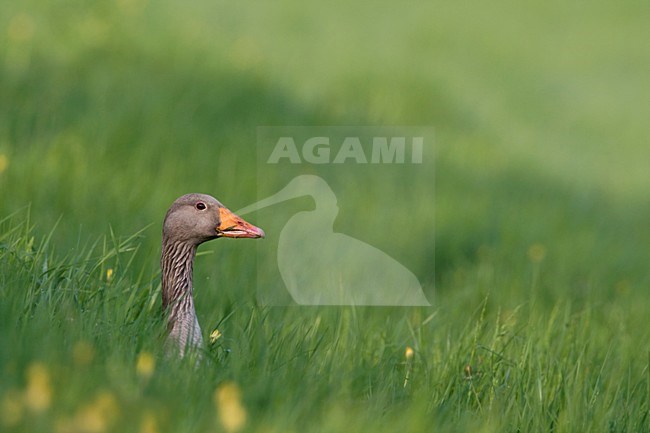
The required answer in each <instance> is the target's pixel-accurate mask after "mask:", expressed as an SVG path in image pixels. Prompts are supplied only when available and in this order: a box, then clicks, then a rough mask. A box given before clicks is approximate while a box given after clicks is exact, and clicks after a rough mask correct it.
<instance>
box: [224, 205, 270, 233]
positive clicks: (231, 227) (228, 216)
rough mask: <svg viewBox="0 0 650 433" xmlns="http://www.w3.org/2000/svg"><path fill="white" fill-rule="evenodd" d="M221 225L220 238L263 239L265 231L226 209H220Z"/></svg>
mask: <svg viewBox="0 0 650 433" xmlns="http://www.w3.org/2000/svg"><path fill="white" fill-rule="evenodd" d="M219 216H220V217H221V224H219V226H218V227H217V237H220V238H254V239H255V238H263V237H264V230H262V229H261V228H259V227H255V226H254V225H253V224H250V223H247V222H246V221H244V220H243V219H241V218H240V217H238V216H237V215H235V214H234V213H232V212H231V211H229V210H228V209H226V208H225V207H220V208H219Z"/></svg>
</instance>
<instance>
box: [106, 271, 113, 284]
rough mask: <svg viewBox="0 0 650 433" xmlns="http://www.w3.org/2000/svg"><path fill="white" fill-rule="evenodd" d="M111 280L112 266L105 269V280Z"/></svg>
mask: <svg viewBox="0 0 650 433" xmlns="http://www.w3.org/2000/svg"><path fill="white" fill-rule="evenodd" d="M112 280H113V268H108V269H106V281H107V282H109V283H110V282H111V281H112Z"/></svg>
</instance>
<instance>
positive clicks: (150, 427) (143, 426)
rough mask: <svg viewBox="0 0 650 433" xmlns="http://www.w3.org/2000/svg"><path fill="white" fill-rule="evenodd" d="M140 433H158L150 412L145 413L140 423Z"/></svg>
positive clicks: (156, 424)
mask: <svg viewBox="0 0 650 433" xmlns="http://www.w3.org/2000/svg"><path fill="white" fill-rule="evenodd" d="M140 433H158V423H157V422H156V417H155V415H154V414H153V413H151V412H145V413H144V415H143V416H142V421H141V422H140Z"/></svg>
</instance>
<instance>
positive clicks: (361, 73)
mask: <svg viewBox="0 0 650 433" xmlns="http://www.w3.org/2000/svg"><path fill="white" fill-rule="evenodd" d="M642 10H643V5H641V4H640V3H638V2H632V1H630V2H624V3H621V4H618V5H616V6H614V5H612V4H610V2H604V1H603V2H592V3H590V5H589V7H585V8H581V7H579V5H574V4H571V5H570V4H564V3H560V2H550V3H549V2H532V3H528V4H526V5H523V4H522V5H518V6H517V5H511V4H507V3H506V2H496V3H494V2H493V3H491V4H490V5H479V4H473V5H469V4H451V3H450V4H438V3H430V4H429V3H427V4H424V3H421V4H417V5H413V6H411V7H410V8H406V9H405V8H404V7H403V6H399V7H398V6H397V5H393V4H389V3H377V4H376V5H374V6H373V7H369V6H365V5H363V4H361V3H359V4H355V3H345V4H343V3H342V4H339V5H337V6H336V7H334V6H331V5H329V4H328V5H327V6H326V5H325V4H323V5H315V4H302V3H298V2H283V3H282V4H281V5H279V4H275V3H269V4H255V5H239V4H213V3H210V2H202V1H196V2H190V3H185V4H180V3H176V2H171V1H162V2H156V3H155V4H154V3H151V2H146V1H141V0H120V1H115V2H113V1H99V2H94V3H85V2H75V1H61V2H43V1H39V0H35V1H30V2H12V1H10V2H4V3H2V4H1V5H0V156H1V158H0V161H2V162H1V163H0V221H1V222H0V429H1V430H2V431H8V432H23V431H25V432H27V431H56V432H108V431H126V432H130V431H133V432H178V431H199V432H203V431H206V432H207V431H228V427H227V426H228V425H230V426H233V425H235V426H236V427H239V426H238V425H237V417H238V416H239V418H240V420H241V414H242V413H244V414H246V421H245V423H244V425H243V427H242V431H260V432H262V431H305V432H319V431H322V432H325V431H370V430H372V431H378V432H392V431H395V430H398V429H401V430H405V431H431V430H436V431H463V432H464V431H486V432H503V431H512V432H516V431H553V432H562V431H612V432H625V431H628V432H642V431H650V425H649V424H650V420H649V419H648V417H649V410H650V408H649V401H650V368H649V367H650V365H649V363H650V346H649V345H648V341H649V339H650V328H649V327H648V326H647V312H648V305H650V304H649V302H650V295H649V292H648V290H647V288H648V284H650V278H649V275H648V272H647V263H648V262H649V261H650V253H649V252H648V245H649V243H650V226H649V225H648V223H647V221H648V216H649V215H650V207H649V206H648V201H647V197H646V189H647V185H648V182H650V174H649V173H650V172H648V171H647V162H646V161H647V160H648V157H649V156H650V155H648V147H647V146H646V145H645V143H647V141H648V140H647V139H648V132H647V127H646V120H645V119H646V118H647V114H648V110H647V105H646V103H645V100H644V99H643V97H642V95H644V94H645V93H647V90H648V82H647V78H646V74H645V73H644V71H645V70H646V69H647V66H648V64H649V62H650V60H648V59H650V57H648V56H647V54H648V52H647V46H646V45H647V44H646V45H644V44H642V43H641V42H640V41H643V40H646V39H647V38H648V36H649V35H648V33H649V32H650V30H649V29H648V27H647V25H646V23H645V21H644V18H643V17H644V15H643V13H642ZM372 124H380V125H409V124H412V125H418V124H419V125H430V126H434V127H435V128H436V164H435V171H431V172H423V171H418V172H415V171H414V172H413V173H410V174H409V173H407V174H404V172H400V175H399V176H397V175H395V176H393V175H392V174H391V172H390V171H388V170H387V171H386V173H385V176H383V177H382V178H381V179H380V180H379V181H377V180H376V179H375V181H374V182H373V183H372V187H370V188H368V189H367V190H360V189H357V188H347V189H345V190H344V191H342V192H341V194H340V199H341V200H342V201H346V200H347V201H349V202H352V203H356V204H358V203H361V204H364V203H366V204H369V205H368V206H363V208H364V210H363V211H360V213H359V214H355V215H350V214H346V210H345V206H342V209H341V214H340V216H339V220H337V223H336V225H337V229H340V230H341V231H343V232H345V233H348V234H351V235H355V236H356V237H359V238H361V239H373V237H372V234H373V233H375V232H377V231H378V230H382V228H383V224H384V221H383V219H381V218H377V217H376V215H375V214H374V213H373V210H374V209H376V204H377V203H390V202H391V200H392V199H393V198H394V197H408V199H409V201H410V202H411V203H412V206H409V207H408V209H397V210H395V214H396V217H397V218H398V219H399V220H400V221H408V222H409V224H410V225H411V227H412V230H413V232H414V233H424V234H427V235H423V236H421V237H415V238H413V239H408V240H405V239H401V238H399V237H395V238H394V239H390V238H388V237H383V238H382V239H380V240H378V241H377V243H378V245H376V246H377V247H379V248H382V249H385V250H387V251H391V254H392V255H394V256H395V257H396V258H397V259H398V260H400V261H401V262H403V263H406V264H408V267H409V268H410V269H412V270H413V272H415V273H416V274H417V275H418V277H419V278H420V279H421V281H422V282H423V284H424V286H425V287H424V288H425V291H426V292H427V295H428V296H429V297H430V299H431V301H432V304H433V306H432V307H431V308H361V307H358V308H350V307H348V308H334V307H328V308H325V307H322V308H317V307H314V308H301V307H286V308H281V307H272V308H271V307H264V306H260V305H258V303H257V300H256V297H255V295H256V290H255V289H256V285H257V279H256V276H255V260H254V257H255V245H254V242H227V241H218V242H213V243H210V244H206V245H205V246H202V247H201V249H200V253H201V254H200V255H199V257H198V258H197V264H196V278H195V285H196V297H197V309H198V315H199V318H200V321H201V323H202V326H203V331H204V334H205V337H206V340H209V335H210V334H211V333H212V331H213V330H215V329H218V330H219V332H220V333H221V337H220V338H218V339H217V340H216V341H214V342H213V343H211V344H210V345H209V346H208V348H207V349H206V353H205V356H204V359H203V361H202V362H201V363H199V364H198V365H197V364H196V363H195V361H194V360H190V359H188V360H183V361H175V360H170V359H167V358H165V357H164V356H163V354H162V351H161V342H162V338H163V331H164V323H163V320H162V318H161V314H160V300H159V298H160V284H159V275H158V260H159V254H160V250H159V244H160V222H161V219H162V217H163V215H164V212H165V210H166V208H167V206H169V204H170V203H171V201H173V200H174V199H175V198H176V197H177V196H179V195H180V194H183V193H186V192H189V191H202V192H207V193H212V194H215V195H216V196H217V197H218V198H219V199H220V200H222V201H223V202H224V203H225V204H226V205H228V206H229V207H230V208H231V209H237V208H238V207H242V206H245V205H247V204H250V203H252V202H254V201H255V199H256V193H257V191H256V179H255V177H256V166H255V164H256V156H255V152H256V148H255V140H256V127H257V126H258V125H372ZM275 181H276V179H269V183H270V184H272V183H274V182H275ZM434 183H435V196H433V197H432V196H431V191H432V188H431V185H433V184H434ZM371 197H374V199H371ZM373 200H374V201H373ZM370 204H372V206H371V205H370ZM301 205H302V204H301V203H294V204H293V205H292V206H294V207H295V208H298V207H299V206H301ZM285 210H286V208H285ZM256 217H259V216H256ZM254 222H256V223H259V221H255V220H254ZM343 223H345V224H343ZM260 225H262V224H260ZM432 239H435V245H434V242H432ZM407 348H410V349H411V350H412V352H411V351H409V350H407ZM407 353H409V354H410V353H413V355H412V356H410V355H409V356H407ZM229 420H230V422H231V424H228V422H229ZM233 423H234V424H233ZM232 429H234V430H237V428H234V427H233V428H232ZM232 429H231V430H232Z"/></svg>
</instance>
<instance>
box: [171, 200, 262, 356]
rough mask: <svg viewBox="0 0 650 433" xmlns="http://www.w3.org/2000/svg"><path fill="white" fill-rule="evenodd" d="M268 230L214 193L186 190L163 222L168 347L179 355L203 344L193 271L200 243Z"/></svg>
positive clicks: (258, 233)
mask: <svg viewBox="0 0 650 433" xmlns="http://www.w3.org/2000/svg"><path fill="white" fill-rule="evenodd" d="M263 237H264V231H263V230H262V229H260V228H259V227H255V226H254V225H252V224H250V223H248V222H246V221H244V220H243V219H242V218H240V217H238V216H237V215H235V214H234V213H232V212H231V211H230V210H228V209H227V208H226V207H225V206H224V205H223V204H221V203H220V202H219V201H218V200H217V199H215V198H214V197H212V196H210V195H207V194H197V193H194V194H186V195H184V196H182V197H179V198H178V199H176V201H174V203H173V204H172V205H171V207H170V208H169V210H168V211H167V214H166V215H165V219H164V222H163V230H162V254H161V259H160V268H161V279H162V308H163V314H164V315H165V316H166V320H167V337H166V342H165V345H166V349H167V351H172V350H173V351H176V352H177V353H178V354H179V355H180V357H183V356H184V355H185V353H186V352H187V351H188V350H190V349H200V348H201V347H202V346H203V337H202V336H201V327H200V326H199V321H198V319H197V317H196V311H195V309H194V297H193V290H194V289H193V286H192V271H193V267H194V257H195V256H196V249H197V247H198V246H199V245H201V244H202V243H204V242H207V241H210V240H212V239H217V238H254V239H255V238H263Z"/></svg>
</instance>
